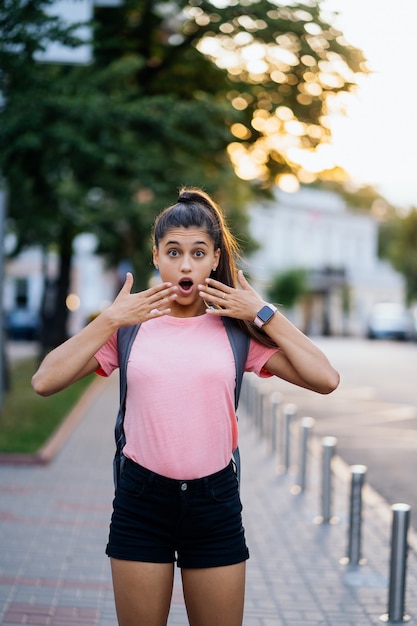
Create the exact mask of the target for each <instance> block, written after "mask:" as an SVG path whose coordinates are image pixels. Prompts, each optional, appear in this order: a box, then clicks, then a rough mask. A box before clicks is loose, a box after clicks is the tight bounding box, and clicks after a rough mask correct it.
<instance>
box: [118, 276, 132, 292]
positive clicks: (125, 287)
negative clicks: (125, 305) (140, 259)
mask: <svg viewBox="0 0 417 626" xmlns="http://www.w3.org/2000/svg"><path fill="white" fill-rule="evenodd" d="M132 287H133V274H132V273H131V272H127V274H126V278H125V282H124V285H123V287H122V288H121V290H120V292H121V293H130V292H131V291H132Z"/></svg>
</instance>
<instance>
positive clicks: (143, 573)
mask: <svg viewBox="0 0 417 626" xmlns="http://www.w3.org/2000/svg"><path fill="white" fill-rule="evenodd" d="M111 568H112V575H113V588H114V598H115V602H116V612H117V619H118V622H119V626H166V623H167V620H168V614H169V608H170V605H171V597H172V586H173V580H174V565H173V563H142V562H135V561H122V560H119V559H113V558H112V559H111Z"/></svg>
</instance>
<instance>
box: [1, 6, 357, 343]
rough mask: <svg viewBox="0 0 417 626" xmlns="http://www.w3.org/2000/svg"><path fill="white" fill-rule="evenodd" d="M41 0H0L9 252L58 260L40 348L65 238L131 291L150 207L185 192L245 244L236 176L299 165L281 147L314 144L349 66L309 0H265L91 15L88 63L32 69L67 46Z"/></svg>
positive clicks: (140, 270) (62, 286)
mask: <svg viewBox="0 0 417 626" xmlns="http://www.w3.org/2000/svg"><path fill="white" fill-rule="evenodd" d="M52 2H53V0H28V1H27V0H26V1H25V2H24V1H23V0H6V1H5V3H4V4H3V5H2V8H1V9H0V27H1V30H2V35H3V36H2V38H1V43H0V80H1V83H0V86H1V90H2V92H3V95H4V98H5V105H4V106H3V109H2V111H1V114H0V140H1V147H2V149H1V153H0V168H1V170H2V171H3V174H4V175H5V177H6V178H7V181H8V187H9V214H10V216H11V228H14V230H15V232H16V236H17V248H16V250H18V249H21V247H23V246H25V245H30V244H34V243H38V244H41V245H43V246H44V247H45V248H47V247H49V246H51V245H54V246H55V247H56V249H57V250H58V252H59V255H60V260H61V264H60V273H59V280H58V286H57V289H56V292H55V294H54V305H53V307H52V308H53V310H54V311H55V315H54V320H53V324H49V325H48V328H49V329H50V330H53V331H54V332H53V333H52V334H51V336H50V337H49V338H48V343H49V344H50V345H56V344H57V343H60V342H61V341H62V340H63V339H64V338H65V336H66V313H67V312H66V307H65V298H66V295H67V291H68V284H69V273H70V264H71V257H72V242H73V240H74V237H75V236H76V235H77V234H78V233H81V232H86V231H87V232H95V233H96V234H97V236H98V237H99V240H100V251H101V252H103V253H105V254H107V256H108V257H109V259H110V260H111V261H112V262H113V263H116V262H117V261H119V260H120V259H122V258H126V257H128V258H129V259H130V260H131V262H132V263H133V264H134V267H135V271H136V278H137V284H138V286H143V285H144V284H146V281H147V277H148V275H149V271H150V263H149V258H150V255H149V247H148V237H149V228H150V226H151V224H152V222H153V219H154V216H155V213H156V212H157V211H158V210H160V209H161V208H162V207H163V206H165V205H167V204H169V203H171V202H172V201H173V199H174V198H175V190H176V189H177V188H178V187H179V186H180V185H181V184H191V185H202V186H204V187H205V188H206V189H207V191H208V192H209V193H212V194H213V195H215V196H216V197H217V199H219V200H220V201H222V203H223V204H225V205H226V206H228V205H229V206H234V211H233V214H234V215H233V216H234V217H235V220H234V222H235V225H237V226H236V228H235V232H236V234H238V236H239V237H240V238H241V239H243V240H245V241H247V240H248V235H247V232H246V230H245V226H244V224H245V218H244V214H243V213H242V209H241V207H242V206H243V204H244V203H243V201H242V198H245V197H247V196H248V193H249V192H248V191H247V190H244V189H243V187H242V182H241V180H242V179H249V178H251V177H252V178H253V176H255V181H254V182H255V183H256V185H257V186H258V188H267V187H268V185H271V184H273V183H274V181H275V177H276V176H277V175H279V174H280V173H283V172H289V171H295V172H296V173H297V172H299V170H300V166H298V165H297V164H296V162H295V161H294V159H293V157H292V156H291V151H290V150H289V147H291V146H292V147H293V148H304V149H307V150H313V149H314V148H315V147H316V146H317V145H318V144H319V143H320V142H322V141H325V140H326V139H327V138H328V135H329V130H328V128H327V126H326V121H325V116H326V113H327V106H328V100H329V98H330V97H331V96H334V95H335V94H337V93H338V92H339V91H344V90H348V89H350V88H351V87H352V86H353V85H354V82H355V80H354V79H355V73H357V72H360V71H365V68H364V58H363V56H362V54H361V52H360V51H358V50H356V49H354V48H352V47H351V46H349V45H348V44H347V43H346V42H345V41H344V40H343V38H342V35H341V33H339V32H338V31H336V30H335V29H334V28H332V26H331V25H330V24H329V23H328V22H327V21H326V20H325V19H324V18H323V17H322V15H321V12H320V6H319V2H314V1H312V2H310V3H308V4H294V5H292V6H291V7H281V6H277V5H276V4H273V3H270V2H269V1H268V0H260V1H259V2H258V3H253V4H250V3H249V4H248V5H247V6H244V5H242V3H237V2H236V3H233V2H231V3H229V4H227V5H223V4H222V3H218V2H216V3H215V4H214V3H213V4H212V3H209V2H206V1H204V0H201V1H200V0H199V1H195V0H192V1H190V2H187V1H186V0H177V1H176V2H168V1H165V2H159V1H158V2H156V0H147V1H146V2H145V0H126V1H125V3H124V4H123V5H121V6H119V7H113V8H104V7H101V8H97V9H96V13H95V20H94V29H93V33H94V38H93V49H94V62H93V63H91V64H90V65H88V66H83V67H79V66H78V67H71V66H63V65H59V64H48V65H46V64H41V63H38V62H37V53H38V52H39V51H41V50H42V49H45V47H46V46H47V45H48V42H50V41H63V42H66V43H68V44H71V45H75V44H76V43H77V41H76V39H75V37H74V29H68V28H67V27H65V26H64V25H63V24H62V23H61V22H60V20H59V19H57V18H54V17H51V16H50V15H49V14H48V13H47V9H48V7H49V6H50V5H51V4H52ZM248 158H250V159H251V162H252V163H255V164H256V168H255V174H253V172H252V174H251V175H250V176H248V174H247V173H245V171H244V170H245V163H247V162H248ZM242 163H243V165H242ZM235 171H236V172H237V173H238V175H239V176H238V177H236V176H235ZM34 215H35V216H36V218H35V219H33V216H34ZM231 217H232V215H231Z"/></svg>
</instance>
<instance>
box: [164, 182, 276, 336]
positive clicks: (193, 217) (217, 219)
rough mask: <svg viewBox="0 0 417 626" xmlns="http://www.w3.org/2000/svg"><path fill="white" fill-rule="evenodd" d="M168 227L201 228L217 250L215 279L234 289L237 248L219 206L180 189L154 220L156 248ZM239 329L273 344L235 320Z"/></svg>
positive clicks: (252, 326)
mask: <svg viewBox="0 0 417 626" xmlns="http://www.w3.org/2000/svg"><path fill="white" fill-rule="evenodd" d="M172 228H201V229H203V230H205V231H206V232H207V234H208V235H209V237H210V238H211V240H212V241H213V244H214V249H215V250H217V249H218V248H220V259H219V264H218V266H217V270H216V274H215V278H216V280H219V281H220V282H222V283H224V284H225V285H228V286H229V287H235V288H236V287H237V269H238V261H239V259H240V251H239V245H238V243H237V241H236V239H235V237H234V236H233V235H232V233H231V231H230V229H229V227H228V225H227V224H226V222H225V219H224V217H223V212H222V210H221V209H220V207H219V206H218V205H217V204H216V203H215V202H214V200H212V198H210V196H209V195H208V194H207V193H205V192H204V191H202V190H201V189H198V188H195V187H189V188H187V187H183V188H182V189H181V190H180V193H179V196H178V200H177V202H176V203H175V204H173V205H171V206H169V207H167V208H166V209H164V210H163V211H162V212H161V213H160V214H159V215H158V216H157V218H156V220H155V225H154V229H153V240H154V244H155V246H156V247H158V246H159V242H160V240H161V239H162V238H163V237H164V236H165V235H166V234H167V232H168V231H170V230H171V229H172ZM237 322H238V323H239V325H240V326H241V328H242V329H243V330H244V331H245V332H246V333H248V334H249V335H251V336H252V337H254V338H255V339H256V340H257V341H260V342H261V343H263V344H265V345H268V346H275V345H276V344H275V343H274V342H273V341H272V340H271V339H270V338H269V337H268V335H267V334H266V333H265V332H264V331H263V330H261V329H259V328H258V327H257V326H255V324H252V323H251V322H246V321H243V320H237Z"/></svg>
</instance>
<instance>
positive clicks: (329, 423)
mask: <svg viewBox="0 0 417 626" xmlns="http://www.w3.org/2000/svg"><path fill="white" fill-rule="evenodd" d="M314 341H315V342H316V343H317V345H319V346H320V347H321V348H322V349H323V350H324V352H325V353H326V354H327V356H328V357H329V359H330V360H331V362H332V364H333V365H334V366H335V367H336V368H337V369H338V370H339V372H340V374H341V383H340V386H339V388H338V389H337V390H336V391H335V392H333V393H332V394H331V395H329V396H320V395H317V394H314V393H311V392H309V391H305V390H303V389H299V388H297V387H294V386H293V385H290V384H287V383H284V382H282V381H277V382H276V383H275V384H274V387H275V385H276V389H278V390H279V391H281V392H282V393H283V402H284V403H286V402H293V403H295V404H296V405H297V408H298V410H297V417H298V418H301V417H305V416H311V417H313V418H314V419H315V424H314V434H315V435H317V436H318V437H319V438H321V437H327V436H333V437H336V438H337V447H336V452H337V454H339V456H340V457H341V458H342V459H343V460H344V461H345V462H346V463H347V464H348V465H355V464H361V465H365V466H366V467H367V468H368V469H367V474H366V481H367V483H368V484H369V485H371V486H372V487H373V488H374V489H375V490H376V491H377V492H378V493H379V494H380V495H381V496H383V498H385V500H386V501H387V502H388V504H390V505H392V504H395V503H398V502H405V503H406V504H409V505H410V506H411V518H410V523H411V526H412V527H413V529H414V530H416V529H417V489H416V483H415V480H416V476H417V385H416V365H417V344H416V343H412V342H406V343H403V342H394V341H393V342H391V341H370V340H361V339H350V338H318V339H314Z"/></svg>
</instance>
